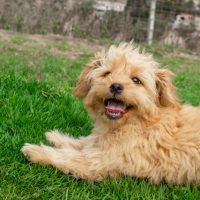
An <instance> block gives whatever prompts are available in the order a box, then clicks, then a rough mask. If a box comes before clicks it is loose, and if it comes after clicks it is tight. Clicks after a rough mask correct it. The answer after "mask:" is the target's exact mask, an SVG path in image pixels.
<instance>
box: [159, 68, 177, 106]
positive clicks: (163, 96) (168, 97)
mask: <svg viewBox="0 0 200 200" xmlns="http://www.w3.org/2000/svg"><path fill="white" fill-rule="evenodd" d="M172 75H173V73H172V72H171V71H169V70H166V69H158V70H157V71H156V77H157V81H156V87H157V91H158V99H159V100H158V101H159V104H160V106H164V107H173V108H179V103H178V99H177V97H176V95H175V89H174V86H173V83H172V80H171V76H172Z"/></svg>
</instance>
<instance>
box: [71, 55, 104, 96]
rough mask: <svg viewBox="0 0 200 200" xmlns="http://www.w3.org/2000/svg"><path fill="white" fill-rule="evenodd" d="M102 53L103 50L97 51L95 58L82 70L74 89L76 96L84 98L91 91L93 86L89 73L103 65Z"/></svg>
mask: <svg viewBox="0 0 200 200" xmlns="http://www.w3.org/2000/svg"><path fill="white" fill-rule="evenodd" d="M101 55H102V53H101V52H98V53H96V54H95V56H94V58H93V59H92V60H91V61H90V62H89V63H88V64H86V66H85V67H84V69H83V70H82V72H81V74H80V76H79V78H78V81H77V84H76V87H75V89H74V96H76V97H78V98H81V99H82V98H84V97H85V96H86V95H87V93H88V92H89V90H90V87H91V80H90V79H89V76H88V75H89V74H90V72H91V71H92V70H94V69H96V68H98V67H99V66H101Z"/></svg>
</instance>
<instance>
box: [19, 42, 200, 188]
mask: <svg viewBox="0 0 200 200" xmlns="http://www.w3.org/2000/svg"><path fill="white" fill-rule="evenodd" d="M171 75H172V73H171V72H170V71H169V70H165V69H159V64H158V63H157V62H155V61H154V60H153V58H152V56H151V55H149V54H146V53H145V52H140V50H139V49H138V48H135V47H134V46H133V45H132V44H131V43H128V44H127V43H123V44H120V45H119V46H111V47H110V48H109V49H108V50H107V51H103V52H101V53H97V54H96V55H95V57H94V58H93V59H92V60H91V62H90V63H88V64H87V65H86V66H85V68H84V69H83V71H82V73H81V74H80V76H79V79H78V83H77V85H76V87H75V90H74V94H75V96H77V97H79V98H80V99H82V100H83V102H84V105H85V108H86V109H87V111H88V112H89V114H90V115H91V116H92V117H93V118H94V119H95V121H96V122H95V124H94V128H93V130H92V133H91V135H89V136H87V137H80V138H73V137H70V136H68V135H64V134H60V133H59V132H58V131H52V132H47V133H46V139H47V140H48V142H49V143H50V144H51V145H53V146H54V147H50V146H46V145H34V144H25V145H24V147H23V148H22V152H23V154H24V155H25V156H26V157H27V158H28V159H29V160H30V161H31V162H33V163H40V164H48V165H53V166H54V167H56V168H58V169H59V170H61V171H63V172H64V173H67V174H68V173H70V174H73V175H74V176H75V177H78V178H83V179H88V180H101V179H102V178H104V177H106V176H111V177H112V176H117V175H128V176H134V177H138V178H148V179H150V180H151V181H153V182H154V183H159V182H160V181H166V182H169V183H175V184H182V183H185V182H195V183H199V182H200V107H196V108H195V107H192V106H186V105H183V106H181V105H180V104H179V102H178V100H177V97H176V95H175V92H174V87H173V83H172V81H171Z"/></svg>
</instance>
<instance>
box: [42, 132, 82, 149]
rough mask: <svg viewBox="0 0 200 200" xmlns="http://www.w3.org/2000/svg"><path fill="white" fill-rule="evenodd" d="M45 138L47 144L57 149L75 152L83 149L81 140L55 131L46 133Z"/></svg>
mask: <svg viewBox="0 0 200 200" xmlns="http://www.w3.org/2000/svg"><path fill="white" fill-rule="evenodd" d="M45 137H46V140H47V141H48V142H49V144H51V145H53V146H55V147H57V148H63V147H68V148H73V149H76V150H81V149H82V147H83V140H84V139H83V138H82V139H77V138H73V137H71V136H69V135H67V134H63V133H60V132H59V131H57V130H53V131H49V132H46V133H45Z"/></svg>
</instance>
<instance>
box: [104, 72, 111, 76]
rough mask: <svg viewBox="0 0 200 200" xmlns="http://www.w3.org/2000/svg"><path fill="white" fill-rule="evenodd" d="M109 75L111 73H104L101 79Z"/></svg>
mask: <svg viewBox="0 0 200 200" xmlns="http://www.w3.org/2000/svg"><path fill="white" fill-rule="evenodd" d="M109 74H111V72H105V73H103V75H102V76H103V77H106V76H108V75H109Z"/></svg>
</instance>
